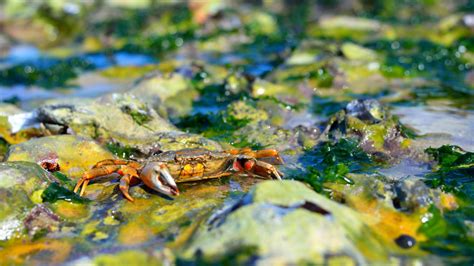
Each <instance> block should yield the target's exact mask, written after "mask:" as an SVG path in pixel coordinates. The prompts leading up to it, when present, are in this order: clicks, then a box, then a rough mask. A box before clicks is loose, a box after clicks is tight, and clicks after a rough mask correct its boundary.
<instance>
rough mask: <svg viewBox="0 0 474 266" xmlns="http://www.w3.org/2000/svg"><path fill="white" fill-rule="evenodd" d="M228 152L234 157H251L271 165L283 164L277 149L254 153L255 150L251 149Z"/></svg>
mask: <svg viewBox="0 0 474 266" xmlns="http://www.w3.org/2000/svg"><path fill="white" fill-rule="evenodd" d="M227 152H228V153H230V154H232V155H239V154H245V155H249V156H251V157H254V158H257V159H262V160H263V161H265V162H267V163H271V164H276V165H281V164H283V159H282V158H281V157H280V155H279V154H278V151H277V150H275V149H265V150H259V151H254V150H251V149H250V148H242V149H240V150H239V149H232V150H228V151H227Z"/></svg>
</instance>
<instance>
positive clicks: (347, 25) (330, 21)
mask: <svg viewBox="0 0 474 266" xmlns="http://www.w3.org/2000/svg"><path fill="white" fill-rule="evenodd" d="M319 26H320V27H321V28H323V29H350V30H354V31H356V30H357V31H369V32H370V31H378V30H380V29H381V28H382V26H383V25H382V24H381V23H380V22H379V21H377V20H372V19H366V18H360V17H350V16H326V17H322V18H321V20H320V21H319Z"/></svg>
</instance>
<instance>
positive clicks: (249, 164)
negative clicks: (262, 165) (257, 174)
mask: <svg viewBox="0 0 474 266" xmlns="http://www.w3.org/2000/svg"><path fill="white" fill-rule="evenodd" d="M254 164H255V162H254V161H246V162H245V163H244V168H245V170H247V171H249V170H251V169H252V168H253V166H254Z"/></svg>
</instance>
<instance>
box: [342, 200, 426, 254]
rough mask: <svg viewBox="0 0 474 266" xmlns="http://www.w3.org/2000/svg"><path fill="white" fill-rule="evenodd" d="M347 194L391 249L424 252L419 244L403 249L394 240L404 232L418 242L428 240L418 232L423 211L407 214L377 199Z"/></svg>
mask: <svg viewBox="0 0 474 266" xmlns="http://www.w3.org/2000/svg"><path fill="white" fill-rule="evenodd" d="M346 196H347V197H346V200H347V203H348V205H349V206H351V207H352V208H354V209H355V210H357V211H358V212H359V213H361V214H362V217H363V219H364V221H365V222H366V223H367V225H368V226H369V227H370V228H371V230H373V232H375V233H376V234H377V235H378V236H379V237H380V238H381V239H382V240H383V241H384V242H385V243H386V245H387V247H388V248H389V249H391V250H398V251H399V252H404V253H407V254H413V255H415V254H418V255H419V254H420V253H422V251H421V250H420V249H419V248H418V245H417V246H415V247H414V248H412V249H410V250H402V249H401V248H399V247H398V246H397V245H396V243H395V241H394V240H395V239H396V238H398V237H399V236H400V235H403V234H405V235H409V236H411V237H413V238H415V239H416V241H417V242H419V241H424V240H426V237H425V236H424V235H422V234H419V233H418V228H419V227H420V226H421V219H420V217H421V214H422V213H423V211H420V212H419V213H413V214H406V213H402V212H399V211H397V210H395V209H392V208H389V207H387V206H384V205H383V204H380V202H378V201H377V200H375V199H364V198H363V197H361V196H354V195H346Z"/></svg>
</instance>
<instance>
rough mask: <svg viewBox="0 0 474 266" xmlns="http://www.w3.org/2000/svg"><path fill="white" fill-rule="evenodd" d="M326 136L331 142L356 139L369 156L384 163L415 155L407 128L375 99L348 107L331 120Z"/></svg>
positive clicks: (355, 102)
mask: <svg viewBox="0 0 474 266" xmlns="http://www.w3.org/2000/svg"><path fill="white" fill-rule="evenodd" d="M325 133H327V134H328V135H327V136H328V137H329V138H331V139H339V138H342V137H344V138H356V139H357V140H358V141H359V146H360V147H361V148H362V149H363V150H364V151H365V152H367V153H369V154H371V155H374V156H376V157H377V158H378V159H382V160H392V159H396V158H400V157H401V156H402V155H406V154H408V153H410V152H411V150H410V144H411V140H410V138H409V137H408V135H407V134H406V132H405V131H404V130H403V126H402V125H401V124H400V123H399V121H398V120H397V118H395V117H394V116H392V115H391V114H390V113H389V112H388V111H387V110H386V109H384V108H383V107H382V105H381V104H380V103H379V102H377V101H376V100H373V99H367V100H354V101H351V102H350V103H348V104H347V106H346V108H345V109H344V110H341V111H339V112H338V113H336V114H335V115H333V116H332V117H331V118H330V119H329V122H328V124H327V126H326V129H325Z"/></svg>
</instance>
